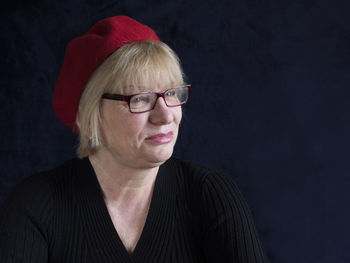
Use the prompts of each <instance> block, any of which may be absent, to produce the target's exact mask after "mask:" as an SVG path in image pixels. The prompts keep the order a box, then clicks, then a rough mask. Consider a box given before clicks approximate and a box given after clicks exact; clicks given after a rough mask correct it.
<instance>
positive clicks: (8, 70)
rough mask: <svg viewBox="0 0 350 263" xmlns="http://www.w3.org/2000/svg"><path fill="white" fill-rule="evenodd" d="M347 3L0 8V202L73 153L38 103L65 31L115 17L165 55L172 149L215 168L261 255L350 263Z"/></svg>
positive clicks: (48, 3)
mask: <svg viewBox="0 0 350 263" xmlns="http://www.w3.org/2000/svg"><path fill="white" fill-rule="evenodd" d="M349 7H350V4H349V2H348V1H345V0H343V1H322V0H314V1H312V0H304V1H265V0H261V1H258V0H256V1H253V0H237V1H228V0H216V1H213V0H208V1H204V0H194V1H184V0H173V1H170V0H168V1H160V0H158V1H136V0H128V1H110V0H85V1H83V0H80V1H77V0H73V1H68V0H63V1H62V0H61V1H59V0H36V1H12V2H8V3H7V4H6V5H4V6H2V9H1V24H0V27H1V34H0V37H1V39H0V47H1V57H2V58H1V89H0V109H1V111H0V112H1V122H0V125H1V126H0V130H1V137H0V158H1V166H0V176H1V177H0V202H1V201H2V200H4V199H5V198H6V196H7V195H8V193H9V191H10V189H11V188H12V187H13V186H14V185H15V184H16V183H17V182H18V181H20V180H21V179H22V178H23V177H25V176H28V175H30V174H32V173H34V172H38V171H41V170H45V169H49V168H52V167H54V166H56V165H58V164H59V163H61V162H62V161H64V160H66V159H70V158H72V157H74V156H75V151H76V141H77V140H76V136H75V135H74V134H73V133H72V132H71V131H70V130H69V128H67V127H65V126H64V125H63V124H62V123H60V122H59V121H58V119H57V118H56V117H55V115H54V112H53V110H52V107H51V97H52V93H53V88H54V85H55V81H56V78H57V76H58V73H59V70H60V67H61V65H62V62H63V56H64V51H65V46H66V44H67V43H68V41H69V40H70V39H72V38H73V37H76V36H78V35H81V34H83V33H85V32H86V31H87V30H88V29H89V28H90V27H91V26H92V25H93V24H95V23H96V22H97V21H98V20H100V19H102V18H105V17H108V16H113V15H120V14H124V15H129V16H131V17H132V18H134V19H136V20H138V21H140V22H142V23H145V24H147V25H149V26H150V27H152V28H153V29H154V30H155V31H156V33H157V34H158V36H159V37H160V38H161V39H162V40H163V41H164V42H166V43H168V44H169V45H170V46H171V47H172V48H173V49H174V50H175V51H176V52H177V53H178V55H179V57H180V58H181V60H182V64H183V67H184V70H185V72H186V75H187V77H188V82H190V83H191V84H192V93H191V101H190V102H189V104H188V105H186V106H185V107H184V117H183V122H182V125H181V132H180V137H179V139H178V143H177V146H176V149H175V156H177V157H180V158H183V159H187V160H190V161H193V162H197V163H201V164H204V165H207V166H210V167H212V168H215V169H218V170H220V171H223V172H226V173H229V174H230V175H232V176H233V178H234V179H235V180H236V182H237V183H238V185H239V186H240V188H241V191H242V192H243V194H244V196H245V198H246V199H247V201H248V203H249V206H250V207H251V210H252V212H253V215H254V218H255V222H256V225H257V228H258V231H259V233H260V236H261V239H262V241H263V245H264V247H265V249H266V252H267V255H268V257H269V259H270V261H271V263H281V262H282V263H296V262H298V263H306V262H312V263H313V262H329V263H334V262H337V263H341V262H350V252H349V247H350V239H349V234H350V227H349V225H350V224H349V222H350V211H349V203H350V195H349V194H348V189H349V186H350V177H349V172H350V166H349V157H350V154H349V148H350V137H349V136H350V133H349V132H350V104H349V99H350V91H349V80H350V19H349V13H350V12H349V11H350V8H349Z"/></svg>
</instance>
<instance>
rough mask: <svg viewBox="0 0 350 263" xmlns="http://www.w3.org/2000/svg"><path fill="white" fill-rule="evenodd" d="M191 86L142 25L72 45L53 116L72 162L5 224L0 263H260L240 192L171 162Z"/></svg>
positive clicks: (26, 189) (40, 183)
mask: <svg viewBox="0 0 350 263" xmlns="http://www.w3.org/2000/svg"><path fill="white" fill-rule="evenodd" d="M189 90H190V87H189V85H187V84H185V83H184V80H183V72H182V70H181V67H180V63H179V60H178V58H177V56H176V54H175V53H174V52H173V51H172V50H171V49H170V48H169V47H168V46H167V45H166V44H164V43H162V42H161V41H159V39H158V37H157V36H156V34H155V33H154V32H153V30H152V29H150V28H149V27H147V26H145V25H142V24H140V23H138V22H136V21H135V20H132V19H131V18H128V17H125V16H117V17H111V18H107V19H104V20H102V21H100V22H98V23H97V24H96V25H95V26H94V27H93V28H91V29H90V30H89V31H88V32H87V33H86V34H84V35H83V36H81V37H79V38H76V39H74V40H72V41H71V42H70V43H69V44H68V46H67V50H66V56H65V59H64V63H63V66H62V70H61V73H60V76H59V78H58V81H57V84H56V88H55V93H54V98H53V105H54V109H55V112H56V114H57V116H58V117H59V118H60V119H61V120H62V121H63V122H64V123H65V124H67V125H68V126H69V127H71V128H72V129H74V130H75V131H77V132H78V133H79V138H80V141H79V149H78V155H79V157H80V159H74V160H71V161H68V162H66V163H64V164H63V165H61V166H59V167H57V168H55V169H53V170H51V171H48V172H44V173H41V174H37V175H34V176H31V177H29V178H28V179H26V180H25V181H24V182H22V183H21V184H20V185H19V186H17V187H16V189H15V190H14V191H13V192H12V194H11V195H10V197H9V198H8V200H7V201H6V202H5V204H4V205H3V207H2V209H1V214H0V216H1V217H0V247H1V248H0V262H36V263H38V262H241V263H243V262H267V260H266V258H265V256H264V253H263V251H262V248H261V244H260V241H259V239H258V237H257V234H256V231H255V228H254V226H253V223H252V219H251V216H250V213H249V211H248V209H247V206H246V204H245V202H244V200H243V199H242V197H241V196H240V194H239V191H238V190H237V188H236V186H235V184H234V183H233V182H232V181H231V180H230V179H229V178H227V177H225V176H223V175H221V174H219V173H216V172H214V171H212V170H210V169H208V168H204V167H199V166H196V165H193V164H191V163H187V162H184V161H181V160H178V159H175V158H171V155H172V152H173V148H174V144H175V142H176V139H177V135H178V129H179V124H180V122H181V117H182V111H181V105H183V104H185V103H186V102H187V100H188V97H189Z"/></svg>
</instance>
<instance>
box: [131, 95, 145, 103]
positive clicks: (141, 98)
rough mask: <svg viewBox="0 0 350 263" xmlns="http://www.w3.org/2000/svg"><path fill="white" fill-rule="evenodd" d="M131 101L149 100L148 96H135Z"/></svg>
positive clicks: (142, 101) (143, 101)
mask: <svg viewBox="0 0 350 263" xmlns="http://www.w3.org/2000/svg"><path fill="white" fill-rule="evenodd" d="M130 102H131V103H135V104H137V103H147V102H149V97H148V96H137V97H133V98H131V101H130Z"/></svg>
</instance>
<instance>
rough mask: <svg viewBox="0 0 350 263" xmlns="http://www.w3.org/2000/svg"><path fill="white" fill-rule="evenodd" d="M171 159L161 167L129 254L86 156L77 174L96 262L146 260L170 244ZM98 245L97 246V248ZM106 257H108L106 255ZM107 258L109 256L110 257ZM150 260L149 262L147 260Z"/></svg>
mask: <svg viewBox="0 0 350 263" xmlns="http://www.w3.org/2000/svg"><path fill="white" fill-rule="evenodd" d="M169 166H171V165H170V161H168V162H166V163H164V164H163V165H161V166H160V168H159V170H158V174H157V177H156V181H155V184H154V190H153V195H152V198H151V203H150V207H149V211H148V215H147V218H146V220H145V224H144V226H143V229H142V232H141V235H140V238H139V240H138V241H137V244H136V247H135V249H134V251H133V252H132V253H129V252H128V251H127V249H126V248H125V246H124V244H123V242H122V241H121V239H120V236H119V234H118V232H117V230H116V228H115V226H114V224H113V221H112V219H111V217H110V214H109V212H108V209H107V206H106V203H105V201H104V198H103V194H102V189H101V187H100V185H99V183H98V180H97V177H96V174H95V171H94V169H93V167H92V165H91V163H90V161H89V159H88V158H85V159H83V160H82V166H81V168H82V170H83V171H81V172H80V173H79V178H80V179H79V185H78V189H80V191H78V192H79V197H78V198H79V199H81V200H79V201H81V202H82V205H81V207H80V208H81V216H82V217H81V220H82V222H83V227H84V232H85V235H86V238H87V240H88V243H89V245H88V246H89V247H90V246H91V249H90V250H91V251H90V252H91V253H92V254H93V255H92V257H96V259H95V260H96V262H101V256H103V258H102V259H103V262H106V263H107V262H147V259H148V260H149V259H152V258H154V257H156V256H157V257H159V255H161V254H162V253H161V251H159V250H162V249H165V248H166V247H167V246H169V244H170V243H169V242H170V240H171V236H172V231H173V229H174V227H173V224H174V214H175V201H176V178H175V176H176V173H175V172H174V171H173V170H174V169H172V168H171V167H169ZM96 248H98V249H96ZM105 257H107V259H106V258H105ZM109 258H110V259H109ZM150 262H151V261H150Z"/></svg>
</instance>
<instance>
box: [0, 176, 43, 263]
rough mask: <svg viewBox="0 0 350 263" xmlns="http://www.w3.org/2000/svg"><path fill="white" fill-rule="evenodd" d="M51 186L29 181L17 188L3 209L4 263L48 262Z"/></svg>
mask: <svg viewBox="0 0 350 263" xmlns="http://www.w3.org/2000/svg"><path fill="white" fill-rule="evenodd" d="M45 189H47V187H45V186H44V185H43V184H40V183H37V184H35V183H34V184H33V183H32V182H29V180H26V181H25V182H24V183H22V184H20V185H19V186H17V187H16V188H15V189H14V191H13V192H12V193H11V194H10V196H9V197H8V199H7V200H6V201H5V202H4V204H3V205H2V207H1V209H0V262H2V263H18V262H26V263H30V262H33V263H34V262H35V263H42V262H48V245H47V232H46V227H45V226H44V224H43V221H47V219H48V217H49V210H50V204H49V203H50V202H49V196H48V194H47V191H45Z"/></svg>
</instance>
